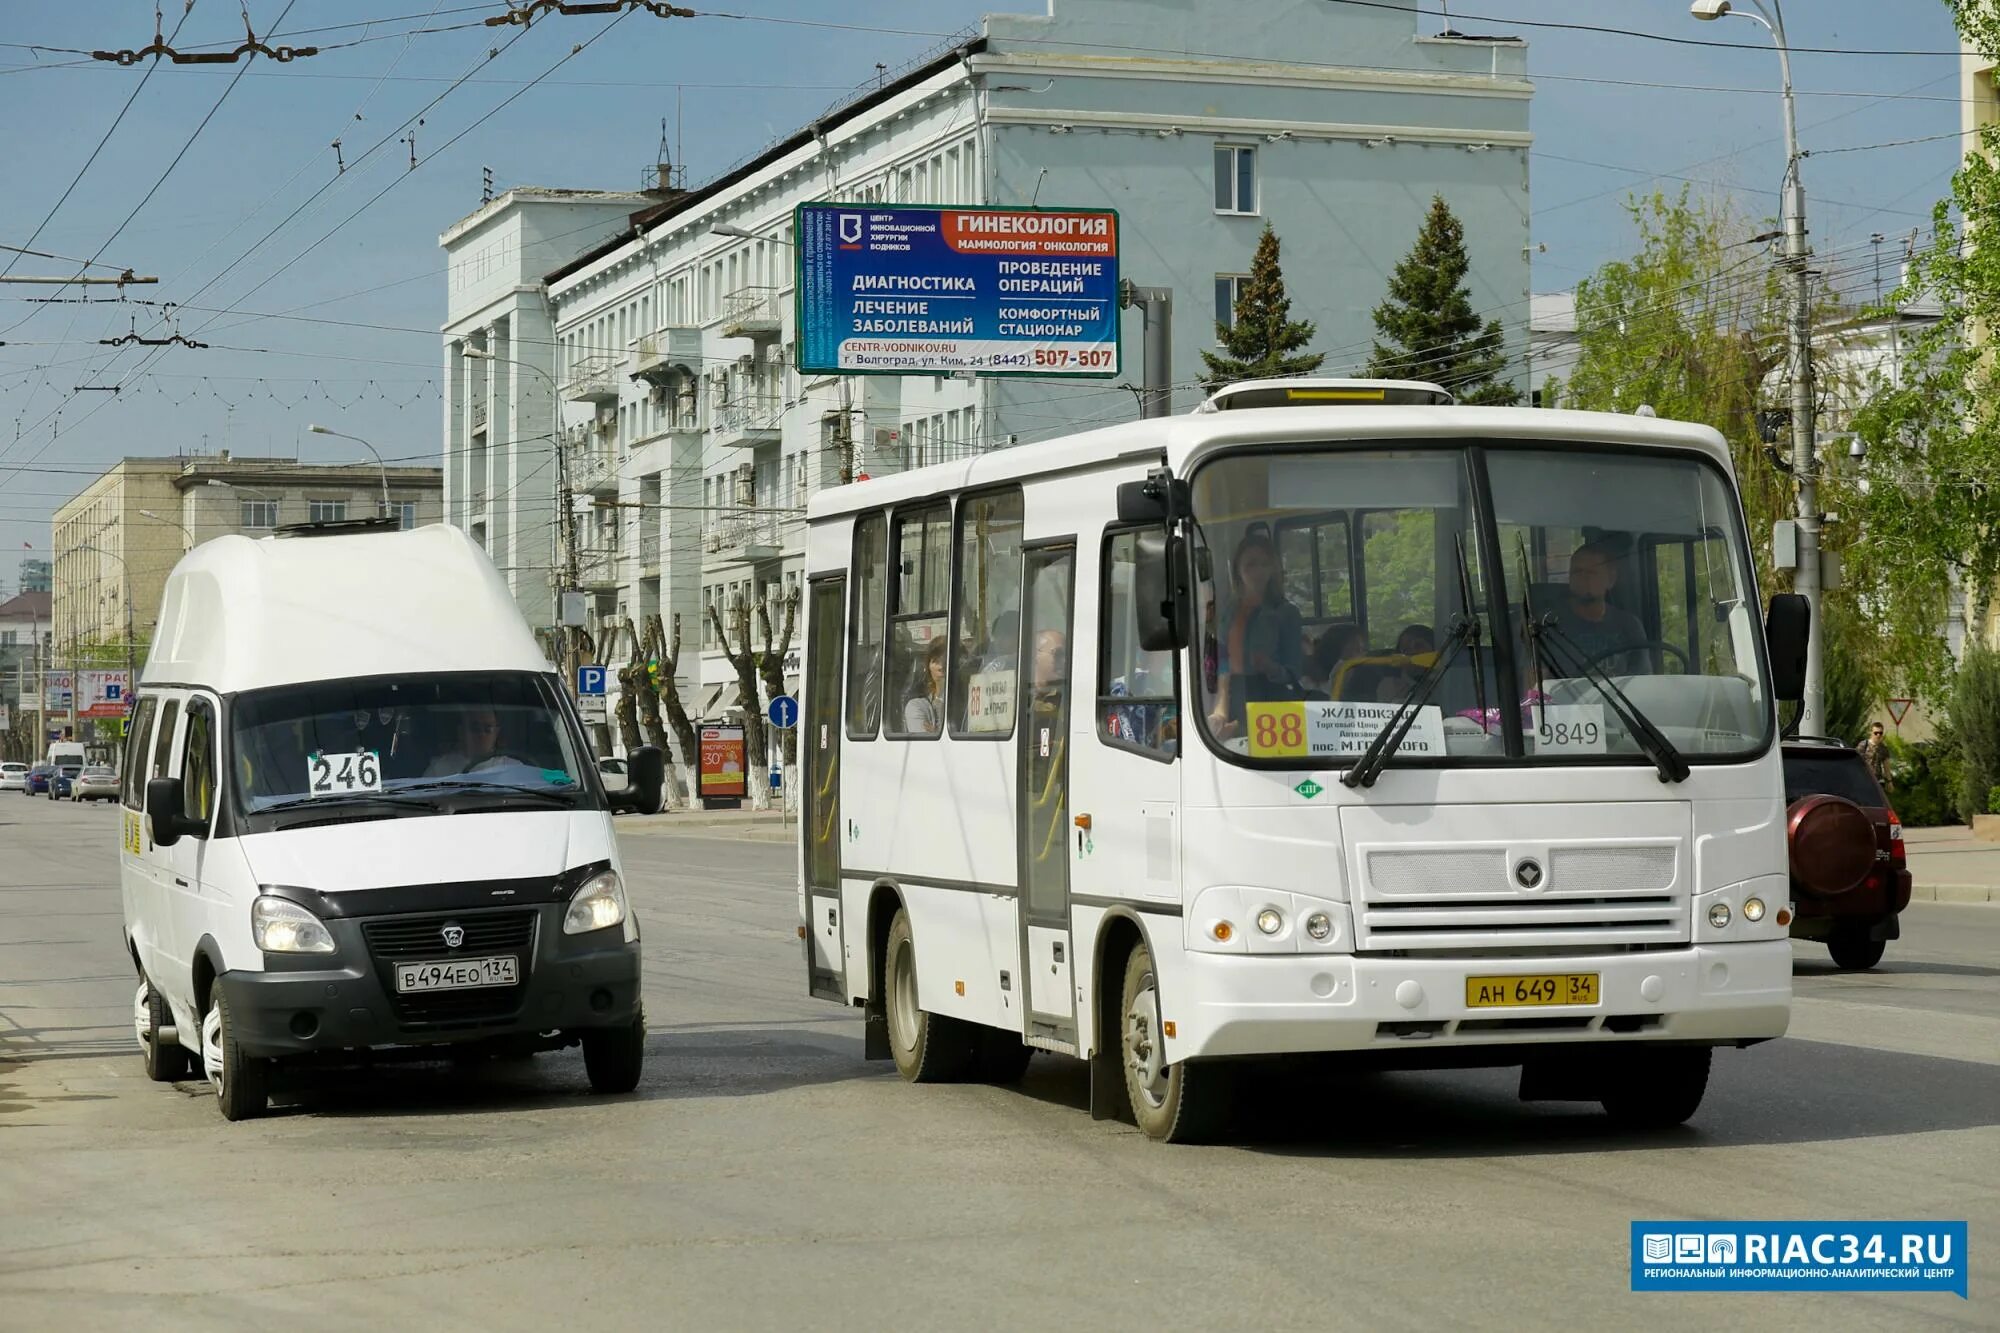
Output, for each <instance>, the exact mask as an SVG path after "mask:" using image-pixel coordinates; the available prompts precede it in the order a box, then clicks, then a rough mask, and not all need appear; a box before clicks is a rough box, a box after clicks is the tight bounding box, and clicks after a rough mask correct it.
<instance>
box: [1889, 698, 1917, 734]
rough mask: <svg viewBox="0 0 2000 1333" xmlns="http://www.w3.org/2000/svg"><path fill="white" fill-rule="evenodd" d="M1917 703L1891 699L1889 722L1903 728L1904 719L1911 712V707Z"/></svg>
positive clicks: (1909, 700)
mask: <svg viewBox="0 0 2000 1333" xmlns="http://www.w3.org/2000/svg"><path fill="white" fill-rule="evenodd" d="M1915 702H1916V700H1915V699H1891V700H1890V701H1889V720H1890V721H1891V722H1894V723H1895V724H1896V725H1897V726H1899V727H1900V726H1902V725H1903V718H1904V717H1905V716H1906V715H1908V713H1909V711H1910V705H1911V704H1913V703H1915Z"/></svg>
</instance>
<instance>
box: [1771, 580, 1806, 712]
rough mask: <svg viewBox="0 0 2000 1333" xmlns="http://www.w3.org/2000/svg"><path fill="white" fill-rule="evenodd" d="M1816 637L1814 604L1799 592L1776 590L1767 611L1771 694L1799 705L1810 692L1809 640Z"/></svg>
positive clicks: (1785, 701) (1780, 701)
mask: <svg viewBox="0 0 2000 1333" xmlns="http://www.w3.org/2000/svg"><path fill="white" fill-rule="evenodd" d="M1811 637H1812V603H1811V602H1808V601H1807V600H1806V599H1805V598H1803V597H1801V596H1799V595H1798V594H1797V593H1795V592H1781V593H1776V594H1774V595H1773V596H1772V598H1771V606H1770V609H1769V610H1767V611H1766V612H1765V613H1764V642H1765V644H1766V646H1767V649H1768V651H1769V652H1770V654H1771V694H1772V696H1773V697H1775V698H1776V699H1777V700H1778V702H1779V703H1788V704H1795V703H1798V702H1800V701H1801V700H1802V699H1804V698H1805V693H1806V642H1807V640H1808V639H1810V638H1811Z"/></svg>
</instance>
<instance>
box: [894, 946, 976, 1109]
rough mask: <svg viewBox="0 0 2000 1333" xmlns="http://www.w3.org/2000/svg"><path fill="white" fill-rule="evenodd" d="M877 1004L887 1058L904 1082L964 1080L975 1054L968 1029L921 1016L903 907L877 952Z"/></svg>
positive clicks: (973, 1036) (950, 1020)
mask: <svg viewBox="0 0 2000 1333" xmlns="http://www.w3.org/2000/svg"><path fill="white" fill-rule="evenodd" d="M882 986H883V995H882V999H883V1005H884V1007H885V1008H886V1009H887V1011H888V1018H889V1053H890V1055H891V1056H892V1057H894V1059H895V1061H896V1072H897V1073H899V1074H901V1075H902V1076H903V1079H904V1081H905V1082H908V1083H951V1082H955V1081H956V1080H958V1079H961V1078H963V1077H965V1074H966V1071H967V1070H968V1069H969V1068H970V1067H971V1066H972V1064H973V1061H974V1058H975V1056H976V1054H977V1043H978V1039H979V1034H978V1032H977V1031H975V1030H974V1028H973V1026H972V1025H971V1024H969V1023H966V1022H964V1021H962V1020H960V1019H956V1018H948V1017H946V1016H945V1015H943V1014H933V1013H926V1012H925V1011H924V1008H923V1004H922V1002H921V998H920V997H919V996H918V994H917V942H916V939H915V938H914V937H913V936H912V935H911V933H910V913H909V909H908V908H902V907H899V908H897V909H896V919H895V920H894V921H891V922H890V923H889V936H888V939H887V941H886V942H885V943H884V945H883V950H882Z"/></svg>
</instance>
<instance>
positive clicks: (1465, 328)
mask: <svg viewBox="0 0 2000 1333" xmlns="http://www.w3.org/2000/svg"><path fill="white" fill-rule="evenodd" d="M1471 267H1472V261H1471V260H1470V259H1469V258H1467V257H1466V253H1465V227H1464V226H1463V225H1462V224H1461V223H1460V222H1459V220H1458V218H1457V217H1456V216H1455V215H1454V214H1453V213H1452V211H1451V209H1450V207H1448V206H1447V205H1446V204H1445V201H1444V197H1443V196H1442V195H1439V196H1434V197H1433V198H1432V199H1431V210H1430V212H1429V214H1427V215H1426V216H1425V218H1424V225H1423V228H1422V229H1421V230H1420V231H1419V232H1418V233H1417V243H1416V245H1415V247H1413V248H1412V249H1411V251H1410V253H1409V254H1408V255H1407V256H1405V257H1404V259H1403V261H1402V262H1401V263H1399V264H1397V265H1396V271H1395V272H1394V273H1393V274H1391V275H1390V277H1389V299H1388V300H1386V301H1384V302H1383V303H1382V304H1381V305H1379V306H1376V307H1375V328H1376V331H1377V332H1379V333H1380V334H1381V335H1382V337H1381V339H1379V340H1377V342H1376V343H1375V354H1374V356H1373V357H1372V358H1371V359H1370V360H1369V363H1368V373H1369V374H1371V375H1375V376H1379V377H1380V378H1383V379H1401V380H1428V381H1430V382H1431V383H1433V384H1437V385H1441V386H1442V387H1444V388H1446V389H1449V390H1451V391H1452V392H1453V393H1454V394H1456V395H1458V398H1459V401H1461V402H1466V403H1481V404H1488V405H1493V406H1501V407H1507V406H1512V405H1513V404H1515V403H1518V402H1520V401H1521V390H1520V388H1519V387H1518V386H1516V385H1515V384H1514V382H1513V381H1512V380H1510V379H1506V378H1504V375H1505V372H1506V369H1507V354H1506V350H1505V346H1504V344H1505V335H1504V334H1503V333H1502V331H1501V328H1500V321H1499V320H1497V319H1488V320H1485V321H1481V320H1480V318H1479V316H1478V314H1476V313H1475V312H1474V311H1473V309H1472V292H1471V290H1470V289H1469V288H1467V287H1466V285H1465V275H1466V273H1467V272H1468V271H1470V270H1471Z"/></svg>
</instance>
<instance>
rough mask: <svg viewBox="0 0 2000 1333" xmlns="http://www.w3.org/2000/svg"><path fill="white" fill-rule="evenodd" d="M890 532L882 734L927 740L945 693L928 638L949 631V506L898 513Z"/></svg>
mask: <svg viewBox="0 0 2000 1333" xmlns="http://www.w3.org/2000/svg"><path fill="white" fill-rule="evenodd" d="M894 536H895V541H894V543H893V549H892V550H891V551H890V578H889V648H888V652H887V654H886V657H887V659H888V668H887V670H886V671H885V672H884V674H883V680H882V687H883V694H884V695H885V696H886V699H885V701H884V703H883V713H884V715H885V716H884V726H883V731H882V734H883V735H885V736H889V737H895V738H900V739H903V740H931V739H934V738H935V737H936V736H937V735H938V733H939V732H940V731H942V730H943V727H942V726H940V725H939V723H941V722H942V720H943V718H944V695H943V692H942V691H941V690H939V689H938V688H937V681H936V679H935V677H933V675H932V673H931V668H930V662H931V654H932V650H931V641H932V640H934V639H938V638H940V637H941V636H943V635H945V634H947V633H949V631H950V627H949V626H948V625H947V624H946V623H945V621H946V618H947V616H948V614H949V612H950V609H951V506H950V505H949V504H947V503H945V502H944V501H942V500H940V501H938V502H937V503H936V504H927V505H923V506H921V507H919V508H915V509H906V510H903V511H901V512H899V513H898V514H897V515H896V524H895V532H894ZM947 655H948V654H947Z"/></svg>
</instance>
